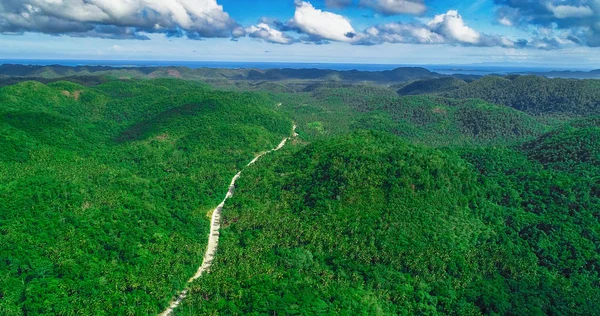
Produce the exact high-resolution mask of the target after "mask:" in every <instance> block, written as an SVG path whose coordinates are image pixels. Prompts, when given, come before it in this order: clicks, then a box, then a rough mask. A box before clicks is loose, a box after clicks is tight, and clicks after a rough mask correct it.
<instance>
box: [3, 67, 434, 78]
mask: <svg viewBox="0 0 600 316" xmlns="http://www.w3.org/2000/svg"><path fill="white" fill-rule="evenodd" d="M89 75H104V76H113V77H117V78H163V77H171V78H182V79H227V80H271V81H280V80H321V81H322V80H328V81H329V80H332V81H349V82H354V81H370V82H378V83H391V82H403V81H409V80H415V79H418V78H435V77H440V76H442V75H440V74H437V73H434V72H431V71H429V70H427V69H424V68H417V67H404V68H396V69H394V70H387V71H358V70H351V71H337V70H323V69H269V70H258V69H212V68H199V69H190V68H186V67H103V66H77V67H68V66H60V65H52V66H28V65H12V64H4V65H0V76H4V77H29V78H44V79H50V78H60V77H78V76H89Z"/></svg>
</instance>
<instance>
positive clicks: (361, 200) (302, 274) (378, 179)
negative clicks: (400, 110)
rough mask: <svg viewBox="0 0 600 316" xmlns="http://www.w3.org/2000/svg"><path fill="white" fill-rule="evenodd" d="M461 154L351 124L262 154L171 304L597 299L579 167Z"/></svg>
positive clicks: (442, 304) (588, 302) (573, 307)
mask: <svg viewBox="0 0 600 316" xmlns="http://www.w3.org/2000/svg"><path fill="white" fill-rule="evenodd" d="M463 157H465V159H467V160H468V161H470V162H471V163H473V164H474V166H476V167H477V168H474V167H472V166H471V165H470V164H468V163H467V162H466V161H465V160H463V159H461V158H460V157H459V156H458V155H456V154H454V153H442V152H440V151H436V150H432V149H426V148H422V147H419V146H412V145H408V144H407V143H405V142H404V141H401V140H399V139H398V138H396V137H393V136H387V135H382V134H379V133H375V134H373V133H358V134H353V135H349V136H345V137H341V138H337V139H332V140H329V141H325V142H317V143H314V144H311V145H309V146H307V147H305V148H302V149H299V150H298V151H297V152H293V151H287V152H286V153H283V154H281V155H279V157H272V158H270V159H267V161H265V164H263V166H265V165H267V166H268V168H267V169H266V170H265V169H258V168H256V169H254V170H253V171H252V172H250V173H247V174H246V176H245V177H244V178H242V179H240V184H239V190H238V192H237V193H236V197H234V199H233V200H232V204H230V205H228V206H226V208H225V210H224V225H223V230H222V235H221V236H222V241H221V250H220V253H219V254H218V258H217V261H216V262H215V265H214V270H213V273H211V274H210V275H208V276H207V277H206V278H203V279H201V280H199V282H198V283H197V284H194V285H193V290H192V292H191V293H190V296H189V300H188V301H186V302H185V303H184V306H182V308H181V309H180V311H179V312H180V313H181V314H183V315H197V314H220V313H223V314H253V313H255V314H361V315H362V314H364V315H392V314H394V315H395V314H456V315H477V314H492V313H494V314H517V315H519V314H540V315H541V314H569V313H584V314H594V313H598V312H600V305H599V304H598V302H600V300H599V299H600V290H599V289H598V288H597V287H596V285H595V284H597V282H598V281H599V279H598V266H597V262H598V259H600V256H599V252H598V250H599V249H598V245H597V244H595V243H594V241H595V240H597V238H598V237H600V231H598V229H597V228H598V227H600V226H598V225H599V223H598V217H597V215H598V214H597V210H598V209H600V208H599V207H600V201H599V200H598V198H597V197H596V198H593V197H591V196H590V195H589V186H587V184H586V181H581V179H578V178H576V177H570V176H569V175H568V174H563V173H556V172H554V171H544V170H543V169H541V168H542V167H541V166H540V165H537V164H535V163H532V162H529V161H528V160H527V159H526V158H525V157H524V156H522V155H521V154H519V153H517V152H514V151H510V150H504V151H498V150H493V149H490V150H475V151H471V152H464V153H463ZM500 157H501V158H500ZM523 179H527V180H526V181H524V180H523ZM567 179H569V181H570V182H569V181H565V180H567ZM530 185H534V186H532V187H529V186H530ZM556 190H559V191H556ZM550 191H552V192H556V193H555V194H554V195H551V194H550ZM586 192H587V193H586ZM586 194H587V195H586ZM575 196H581V197H587V198H582V199H581V200H573V198H574V197H575ZM567 201H569V203H572V207H573V208H572V209H573V212H575V213H569V214H566V213H564V208H563V207H562V205H563V203H566V202H567ZM547 203H551V204H547ZM540 210H543V211H542V212H540ZM595 212H596V213H595ZM565 244H566V245H569V246H568V247H567V248H565V247H563V246H561V245H565Z"/></svg>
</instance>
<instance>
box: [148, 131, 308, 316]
mask: <svg viewBox="0 0 600 316" xmlns="http://www.w3.org/2000/svg"><path fill="white" fill-rule="evenodd" d="M296 136H298V134H296V125H294V127H293V132H292V137H296ZM292 137H287V138H284V139H283V140H282V141H281V143H279V145H278V146H277V147H275V148H274V149H271V150H269V151H265V152H263V153H261V154H260V155H258V156H256V157H255V158H254V159H252V161H250V163H249V164H248V165H247V167H249V166H252V165H253V164H254V163H256V162H257V161H258V160H259V159H260V158H261V157H263V156H264V155H266V154H268V153H270V152H273V151H278V150H280V149H281V148H283V146H285V144H286V143H287V141H288V140H289V139H290V138H292ZM241 176H242V171H240V172H238V173H237V174H236V175H235V176H234V177H233V179H231V184H229V190H228V191H227V195H226V196H225V199H223V202H221V204H219V206H217V208H216V209H215V210H214V211H213V213H212V218H211V221H210V235H209V236H208V246H207V247H206V252H205V253H204V260H203V261H202V265H201V266H200V267H199V268H198V271H197V272H196V274H195V275H194V276H193V277H191V278H190V279H189V280H188V284H190V283H192V282H194V281H195V280H197V279H198V278H200V277H201V276H202V274H204V273H205V272H209V271H210V267H211V265H212V262H213V260H214V258H215V254H216V252H217V247H218V246H219V230H220V229H221V213H222V211H223V206H225V202H227V200H228V199H230V198H231V197H233V192H234V190H235V182H236V181H237V180H238V179H239V178H240V177H241ZM188 292H189V287H188V288H186V289H185V290H183V291H182V292H181V293H180V294H179V295H178V296H177V297H175V298H174V299H173V300H172V301H171V304H170V305H169V307H168V308H167V309H166V310H165V311H164V312H162V313H160V314H159V316H170V315H172V314H173V311H174V310H175V309H176V308H177V307H178V306H179V304H181V302H183V300H184V299H185V298H186V296H187V294H188Z"/></svg>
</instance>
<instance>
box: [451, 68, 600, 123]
mask: <svg viewBox="0 0 600 316" xmlns="http://www.w3.org/2000/svg"><path fill="white" fill-rule="evenodd" d="M447 96H449V97H452V98H458V99H464V98H478V99H483V100H486V101H488V102H491V103H494V104H500V105H506V106H510V107H512V108H515V109H517V110H521V111H525V112H528V113H533V114H568V115H592V114H600V80H573V79H547V78H544V77H536V76H509V77H503V78H501V77H494V76H488V77H484V78H482V79H479V80H476V81H474V82H471V83H469V84H468V85H466V86H464V87H462V88H460V89H458V90H454V91H452V92H449V93H448V94H447Z"/></svg>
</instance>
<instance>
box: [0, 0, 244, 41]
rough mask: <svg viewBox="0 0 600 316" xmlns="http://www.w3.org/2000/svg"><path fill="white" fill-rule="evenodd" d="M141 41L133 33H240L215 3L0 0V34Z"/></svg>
mask: <svg viewBox="0 0 600 316" xmlns="http://www.w3.org/2000/svg"><path fill="white" fill-rule="evenodd" d="M24 32H37V33H46V34H54V35H60V34H64V35H71V36H93V37H106V38H133V39H144V38H147V37H146V36H145V35H140V34H139V33H140V32H141V33H164V34H168V35H173V36H179V35H186V36H188V37H190V38H203V37H228V36H231V35H232V33H235V34H234V35H238V36H239V35H240V28H239V25H237V23H236V22H235V21H234V20H233V19H232V18H231V17H229V15H228V14H227V13H226V12H225V11H223V7H222V6H221V5H219V4H218V3H217V1H216V0H122V1H114V0H2V1H1V2H0V33H24Z"/></svg>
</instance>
